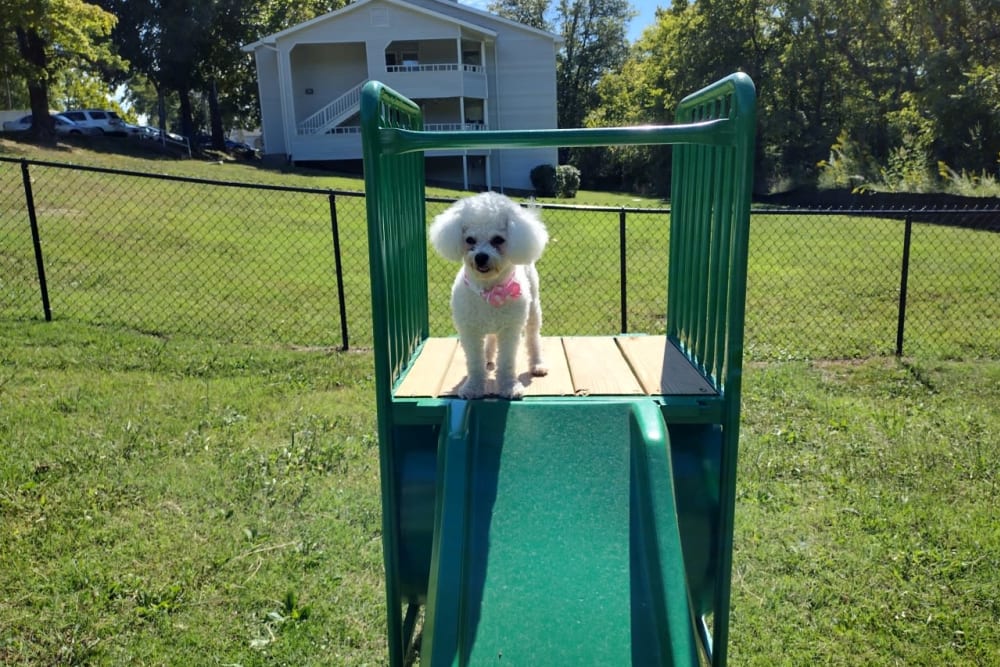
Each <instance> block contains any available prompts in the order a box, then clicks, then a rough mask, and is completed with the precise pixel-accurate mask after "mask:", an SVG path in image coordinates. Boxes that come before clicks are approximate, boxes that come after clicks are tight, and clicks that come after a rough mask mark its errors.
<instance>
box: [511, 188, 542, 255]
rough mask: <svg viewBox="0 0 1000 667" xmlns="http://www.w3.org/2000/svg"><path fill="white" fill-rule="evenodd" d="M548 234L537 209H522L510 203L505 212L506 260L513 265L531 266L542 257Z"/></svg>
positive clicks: (533, 207) (531, 207) (532, 207)
mask: <svg viewBox="0 0 1000 667" xmlns="http://www.w3.org/2000/svg"><path fill="white" fill-rule="evenodd" d="M548 242H549V233H548V232H547V231H546V230H545V225H544V224H542V220H541V218H540V217H539V216H538V208H537V207H535V206H529V207H528V208H522V207H521V206H518V205H517V204H516V203H514V202H510V207H509V208H508V210H507V259H508V260H510V261H511V262H513V263H514V264H531V263H532V262H534V261H536V260H537V259H538V258H539V257H541V256H542V251H543V250H545V244H546V243H548Z"/></svg>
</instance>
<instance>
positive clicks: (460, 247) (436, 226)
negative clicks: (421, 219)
mask: <svg viewBox="0 0 1000 667" xmlns="http://www.w3.org/2000/svg"><path fill="white" fill-rule="evenodd" d="M462 207H463V203H462V202H461V201H457V202H455V203H454V204H452V205H451V206H449V207H448V209H447V210H445V212H444V213H441V214H439V215H437V216H435V218H434V222H432V223H431V228H430V229H429V230H428V232H427V236H428V238H429V239H430V242H431V245H432V246H434V249H435V250H437V251H438V254H440V255H441V256H442V257H444V258H445V259H447V260H450V261H452V262H461V261H462V258H463V257H465V238H464V231H465V230H464V229H463V228H462Z"/></svg>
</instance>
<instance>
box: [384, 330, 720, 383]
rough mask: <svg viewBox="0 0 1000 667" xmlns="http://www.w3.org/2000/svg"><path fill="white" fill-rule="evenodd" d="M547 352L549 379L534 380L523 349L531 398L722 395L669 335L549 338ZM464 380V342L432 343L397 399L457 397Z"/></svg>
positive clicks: (522, 369)
mask: <svg viewBox="0 0 1000 667" xmlns="http://www.w3.org/2000/svg"><path fill="white" fill-rule="evenodd" d="M542 347H543V351H544V355H545V362H546V364H548V366H549V374H548V375H546V376H544V377H532V376H531V374H530V373H529V372H528V360H527V356H526V354H525V351H524V346H523V345H522V346H521V350H520V355H521V356H520V357H519V359H518V374H519V378H520V380H521V383H522V384H523V385H524V387H525V395H526V396H642V395H648V396H706V397H707V396H716V395H717V392H716V391H715V389H714V388H713V387H712V385H711V384H709V383H708V381H706V380H705V378H704V377H703V376H702V374H701V373H700V372H699V371H698V370H697V369H695V368H694V367H693V366H692V365H691V363H690V362H689V361H688V360H687V357H685V356H684V354H683V353H682V352H681V351H680V350H679V349H678V348H677V346H676V345H674V344H673V343H672V342H670V341H669V340H668V339H667V338H666V337H665V336H580V337H545V338H543V339H542ZM464 381H465V354H464V353H463V352H462V348H461V346H460V345H459V344H458V339H457V338H429V339H427V341H425V343H424V346H423V348H422V349H421V351H420V353H419V355H418V356H417V358H416V360H415V361H414V363H413V367H412V368H411V369H410V372H409V373H408V374H407V375H406V377H404V378H403V380H402V382H400V384H399V386H398V387H397V388H396V391H395V393H394V396H395V397H396V398H419V397H450V396H457V394H458V389H459V387H461V386H462V383H463V382H464ZM493 382H494V380H493V378H492V376H491V378H490V383H491V385H492V383H493ZM490 393H494V390H493V389H492V387H491V388H490Z"/></svg>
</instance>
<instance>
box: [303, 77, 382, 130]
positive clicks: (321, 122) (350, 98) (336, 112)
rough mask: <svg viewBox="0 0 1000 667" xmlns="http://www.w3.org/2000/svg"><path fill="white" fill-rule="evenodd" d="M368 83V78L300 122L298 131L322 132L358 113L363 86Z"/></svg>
mask: <svg viewBox="0 0 1000 667" xmlns="http://www.w3.org/2000/svg"><path fill="white" fill-rule="evenodd" d="M366 83H368V80H367V79H365V80H364V81H362V82H361V83H359V84H358V85H356V86H354V87H353V88H351V89H350V90H348V91H347V92H346V93H344V94H343V95H341V96H340V97H338V98H337V99H335V100H333V101H332V102H330V103H329V104H327V105H326V106H324V107H323V108H321V109H320V110H319V111H317V112H316V113H314V114H313V115H311V116H309V117H308V118H306V119H305V120H303V121H302V122H300V123H299V124H298V133H299V134H322V133H324V132H326V131H327V130H329V129H330V128H333V127H336V126H337V125H339V124H340V123H343V122H344V121H345V120H347V119H348V118H350V117H351V116H353V115H354V114H356V113H357V112H358V109H359V108H360V104H361V88H362V87H363V86H364V85H365V84H366Z"/></svg>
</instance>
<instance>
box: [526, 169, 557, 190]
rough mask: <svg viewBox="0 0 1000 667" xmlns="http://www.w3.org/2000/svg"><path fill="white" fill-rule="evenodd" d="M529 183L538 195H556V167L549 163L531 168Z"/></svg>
mask: <svg viewBox="0 0 1000 667" xmlns="http://www.w3.org/2000/svg"><path fill="white" fill-rule="evenodd" d="M531 184H532V185H533V186H534V187H535V194H536V195H538V196H539V197H555V196H556V168H555V167H553V166H552V165H551V164H540V165H538V166H537V167H535V168H534V169H532V170H531Z"/></svg>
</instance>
